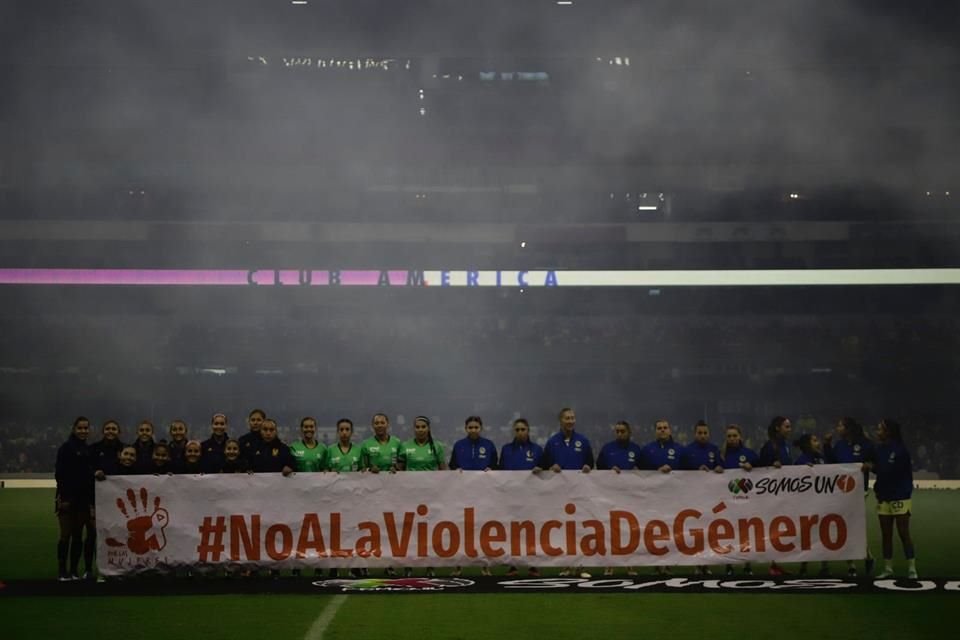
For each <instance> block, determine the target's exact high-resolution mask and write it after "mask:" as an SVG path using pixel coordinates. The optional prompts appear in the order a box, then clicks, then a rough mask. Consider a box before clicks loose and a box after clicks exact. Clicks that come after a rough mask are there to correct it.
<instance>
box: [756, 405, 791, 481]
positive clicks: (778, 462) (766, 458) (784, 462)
mask: <svg viewBox="0 0 960 640" xmlns="http://www.w3.org/2000/svg"><path fill="white" fill-rule="evenodd" d="M792 429H793V426H792V425H791V424H790V418H784V417H783V416H776V417H775V418H773V420H771V421H770V424H769V425H767V441H766V442H765V443H764V445H763V447H762V448H761V449H760V466H762V467H776V468H777V469H779V468H780V467H785V466H790V465H792V464H793V454H792V452H791V450H790V432H791V431H792Z"/></svg>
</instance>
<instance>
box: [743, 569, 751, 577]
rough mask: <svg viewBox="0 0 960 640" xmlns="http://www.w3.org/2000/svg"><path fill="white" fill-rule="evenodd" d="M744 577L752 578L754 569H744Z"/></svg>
mask: <svg viewBox="0 0 960 640" xmlns="http://www.w3.org/2000/svg"><path fill="white" fill-rule="evenodd" d="M743 575H745V576H752V575H753V568H752V567H747V568H746V569H744V570H743Z"/></svg>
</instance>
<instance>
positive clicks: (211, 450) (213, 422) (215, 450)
mask: <svg viewBox="0 0 960 640" xmlns="http://www.w3.org/2000/svg"><path fill="white" fill-rule="evenodd" d="M228 440H229V436H227V416H226V414H224V413H215V414H213V417H211V418H210V437H209V438H207V439H206V440H204V441H203V442H201V443H200V455H201V456H202V457H201V460H202V462H203V468H204V470H205V471H206V472H207V473H221V471H222V467H223V463H224V450H225V448H226V445H227V441H228ZM233 442H237V441H236V440H234V441H233ZM237 446H238V447H239V446H240V443H238V442H237Z"/></svg>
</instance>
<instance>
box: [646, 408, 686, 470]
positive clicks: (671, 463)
mask: <svg viewBox="0 0 960 640" xmlns="http://www.w3.org/2000/svg"><path fill="white" fill-rule="evenodd" d="M653 429H654V440H653V442H649V443H647V445H646V446H644V447H643V460H642V461H641V463H640V468H641V469H650V470H656V471H660V472H661V473H670V472H671V471H672V470H674V469H679V468H680V454H681V453H682V448H681V447H680V445H679V444H677V443H676V442H674V440H673V430H672V429H671V427H670V423H669V422H668V421H667V420H657V421H656V422H655V423H654V425H653Z"/></svg>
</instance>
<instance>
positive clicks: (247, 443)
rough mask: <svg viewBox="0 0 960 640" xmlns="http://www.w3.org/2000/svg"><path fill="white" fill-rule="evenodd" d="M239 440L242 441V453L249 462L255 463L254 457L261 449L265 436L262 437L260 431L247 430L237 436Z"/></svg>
mask: <svg viewBox="0 0 960 640" xmlns="http://www.w3.org/2000/svg"><path fill="white" fill-rule="evenodd" d="M237 442H238V443H240V455H241V456H242V457H244V458H246V459H247V462H249V463H250V464H253V459H254V458H255V457H256V455H257V451H258V450H259V449H260V443H261V442H263V438H261V437H260V432H259V431H247V432H246V433H245V434H243V435H242V436H240V437H239V438H237Z"/></svg>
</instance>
